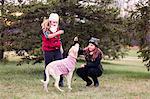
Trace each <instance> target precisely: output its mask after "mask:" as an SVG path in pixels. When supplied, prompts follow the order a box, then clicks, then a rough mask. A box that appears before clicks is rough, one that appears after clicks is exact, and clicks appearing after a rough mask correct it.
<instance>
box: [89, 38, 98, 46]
mask: <svg viewBox="0 0 150 99" xmlns="http://www.w3.org/2000/svg"><path fill="white" fill-rule="evenodd" d="M99 41H100V40H99V39H97V38H94V37H91V39H90V40H89V43H92V44H94V45H95V46H98V42H99Z"/></svg>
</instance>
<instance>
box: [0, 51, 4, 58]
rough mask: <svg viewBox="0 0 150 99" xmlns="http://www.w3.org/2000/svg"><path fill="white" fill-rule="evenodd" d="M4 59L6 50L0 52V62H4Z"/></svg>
mask: <svg viewBox="0 0 150 99" xmlns="http://www.w3.org/2000/svg"><path fill="white" fill-rule="evenodd" d="M3 57H4V50H0V60H2V59H3Z"/></svg>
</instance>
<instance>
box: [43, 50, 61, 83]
mask: <svg viewBox="0 0 150 99" xmlns="http://www.w3.org/2000/svg"><path fill="white" fill-rule="evenodd" d="M43 54H44V60H45V68H46V66H47V65H48V64H49V63H50V62H52V61H55V60H60V59H62V54H61V52H60V49H58V50H55V51H43ZM44 81H46V74H45V70H44ZM60 82H63V77H62V76H60Z"/></svg>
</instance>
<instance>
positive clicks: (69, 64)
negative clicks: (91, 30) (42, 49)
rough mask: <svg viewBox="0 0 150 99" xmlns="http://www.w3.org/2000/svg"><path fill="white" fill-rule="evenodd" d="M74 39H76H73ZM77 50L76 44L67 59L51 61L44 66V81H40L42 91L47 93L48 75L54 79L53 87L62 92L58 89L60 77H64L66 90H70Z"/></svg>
mask: <svg viewBox="0 0 150 99" xmlns="http://www.w3.org/2000/svg"><path fill="white" fill-rule="evenodd" d="M75 39H78V38H75ZM78 50H79V44H78V43H76V44H75V45H73V46H72V47H71V48H70V50H69V53H68V56H67V58H65V59H62V60H56V61H53V62H51V63H49V64H48V65H47V66H46V69H45V74H46V81H43V80H41V81H42V82H43V83H44V89H45V90H46V91H47V92H48V89H47V85H48V82H49V75H51V76H52V77H53V78H54V80H55V84H54V86H55V87H56V88H57V89H58V90H60V91H64V90H62V89H60V87H59V80H60V75H64V76H65V77H66V79H67V85H68V88H69V90H71V89H72V88H71V79H72V75H73V71H74V70H75V64H76V59H77V56H78Z"/></svg>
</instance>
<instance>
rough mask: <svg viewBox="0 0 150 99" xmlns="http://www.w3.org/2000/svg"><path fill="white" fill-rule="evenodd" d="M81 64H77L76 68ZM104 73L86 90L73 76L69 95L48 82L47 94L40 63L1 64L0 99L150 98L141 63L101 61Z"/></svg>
mask: <svg viewBox="0 0 150 99" xmlns="http://www.w3.org/2000/svg"><path fill="white" fill-rule="evenodd" d="M80 64H81V62H80V63H78V64H77V67H79V65H80ZM102 64H103V67H104V74H103V75H102V76H101V77H99V81H100V86H99V87H98V88H95V87H93V86H91V87H88V88H87V87H85V82H84V81H83V80H81V79H80V78H79V77H77V75H76V74H75V75H74V77H73V80H72V88H73V90H72V91H71V92H68V91H67V87H66V81H65V87H63V89H64V90H65V92H64V93H61V92H59V91H58V90H56V89H55V88H54V87H53V84H52V83H53V82H54V81H53V79H52V78H51V79H50V84H49V86H48V89H49V92H48V93H46V92H44V90H43V86H42V83H41V82H40V79H43V69H44V68H43V63H42V64H36V65H31V64H29V65H28V64H23V65H22V66H16V63H15V62H10V63H7V64H3V63H0V99H150V72H147V70H146V68H145V67H144V65H143V63H142V62H141V60H139V59H137V58H136V57H131V56H130V57H126V58H125V59H121V60H113V61H108V60H103V63H102Z"/></svg>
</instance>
